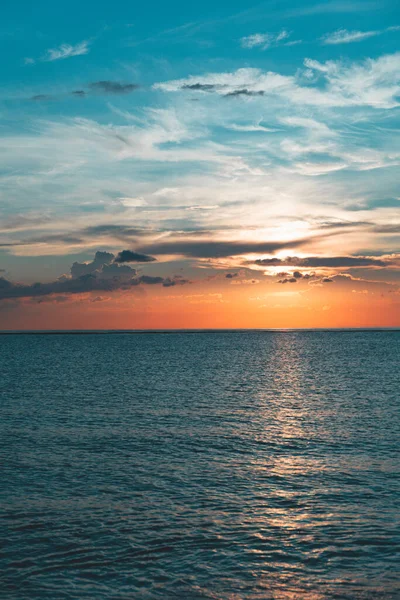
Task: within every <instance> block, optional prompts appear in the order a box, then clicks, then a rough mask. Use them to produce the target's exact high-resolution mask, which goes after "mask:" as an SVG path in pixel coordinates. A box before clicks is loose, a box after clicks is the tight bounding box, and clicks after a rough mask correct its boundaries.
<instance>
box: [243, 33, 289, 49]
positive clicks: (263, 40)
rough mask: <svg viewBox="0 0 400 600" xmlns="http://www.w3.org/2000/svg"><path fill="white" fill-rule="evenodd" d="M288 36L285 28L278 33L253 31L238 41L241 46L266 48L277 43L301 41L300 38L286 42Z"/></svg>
mask: <svg viewBox="0 0 400 600" xmlns="http://www.w3.org/2000/svg"><path fill="white" fill-rule="evenodd" d="M289 37H290V32H288V31H286V29H282V31H281V32H280V33H253V34H252V35H248V36H246V37H242V38H241V40H240V43H241V45H242V47H243V48H250V49H251V48H261V49H262V50H267V49H268V48H271V47H274V46H278V45H281V44H283V45H288V44H290V45H293V44H299V43H301V42H300V40H297V41H294V42H287V41H286V40H287V39H288V38H289Z"/></svg>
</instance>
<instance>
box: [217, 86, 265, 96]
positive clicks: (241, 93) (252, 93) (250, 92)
mask: <svg viewBox="0 0 400 600" xmlns="http://www.w3.org/2000/svg"><path fill="white" fill-rule="evenodd" d="M264 93H265V92H263V91H262V90H259V91H257V92H255V91H253V90H248V89H246V88H244V89H242V90H234V91H233V92H229V93H228V94H224V95H225V98H229V97H230V96H264Z"/></svg>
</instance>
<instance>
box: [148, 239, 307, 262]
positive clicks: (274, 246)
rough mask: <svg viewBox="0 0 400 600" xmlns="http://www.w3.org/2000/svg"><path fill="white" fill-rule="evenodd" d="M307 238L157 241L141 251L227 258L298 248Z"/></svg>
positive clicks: (193, 256)
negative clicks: (280, 240) (246, 240)
mask: <svg viewBox="0 0 400 600" xmlns="http://www.w3.org/2000/svg"><path fill="white" fill-rule="evenodd" d="M305 243H306V240H294V241H292V242H278V241H277V242H250V241H249V242H236V241H232V242H228V241H227V242H224V241H217V240H208V241H207V240H204V241H203V240H195V241H191V240H184V241H179V240H178V241H167V242H155V243H152V244H149V245H147V246H144V247H143V248H141V249H140V251H142V252H145V253H149V254H162V255H165V254H166V255H175V254H182V255H184V256H189V257H192V258H225V257H228V256H239V255H242V254H250V253H253V252H254V253H259V252H265V253H268V254H269V253H273V252H276V251H278V250H282V249H284V248H297V247H300V246H302V245H303V244H305Z"/></svg>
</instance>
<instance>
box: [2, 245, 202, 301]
mask: <svg viewBox="0 0 400 600" xmlns="http://www.w3.org/2000/svg"><path fill="white" fill-rule="evenodd" d="M114 259H115V256H114V254H111V253H110V252H96V254H95V257H94V259H93V260H92V261H91V262H89V263H78V262H74V263H73V265H72V267H71V274H70V275H62V276H61V277H60V278H59V279H57V280H56V281H51V282H49V283H33V284H28V285H27V284H23V283H14V282H12V281H9V280H7V279H5V278H4V277H0V300H8V299H13V298H42V297H45V296H50V295H54V294H57V297H58V298H65V296H64V295H65V294H82V293H85V292H95V291H101V292H112V291H115V290H128V289H130V288H133V287H136V286H139V285H157V284H158V285H162V286H163V287H171V286H175V285H186V284H188V283H191V282H190V281H189V280H188V279H184V278H183V277H182V276H181V275H174V276H172V277H152V276H150V275H141V276H140V277H136V270H135V269H132V267H129V266H128V265H118V264H116V263H115V262H113V261H114ZM100 297H101V296H98V298H100ZM57 301H64V300H57Z"/></svg>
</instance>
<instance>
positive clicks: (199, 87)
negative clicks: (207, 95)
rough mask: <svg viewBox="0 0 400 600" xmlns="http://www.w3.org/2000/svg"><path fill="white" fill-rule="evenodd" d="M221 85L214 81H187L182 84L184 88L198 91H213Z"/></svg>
mask: <svg viewBox="0 0 400 600" xmlns="http://www.w3.org/2000/svg"><path fill="white" fill-rule="evenodd" d="M219 87H221V86H218V85H215V84H213V83H185V85H183V86H182V88H181V89H182V90H194V91H196V92H213V91H215V90H216V89H217V88H219Z"/></svg>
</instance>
